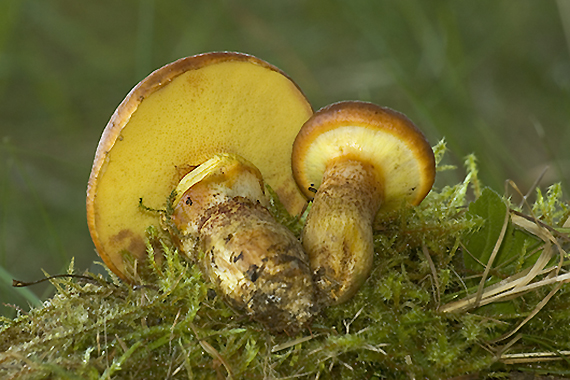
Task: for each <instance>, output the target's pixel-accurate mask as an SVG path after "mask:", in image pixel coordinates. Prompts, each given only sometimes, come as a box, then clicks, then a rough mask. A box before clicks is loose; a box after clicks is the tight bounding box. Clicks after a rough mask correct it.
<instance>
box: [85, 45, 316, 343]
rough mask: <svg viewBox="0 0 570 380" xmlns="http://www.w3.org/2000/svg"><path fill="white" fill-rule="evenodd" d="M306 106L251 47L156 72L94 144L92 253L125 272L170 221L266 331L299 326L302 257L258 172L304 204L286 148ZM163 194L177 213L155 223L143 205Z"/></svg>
mask: <svg viewBox="0 0 570 380" xmlns="http://www.w3.org/2000/svg"><path fill="white" fill-rule="evenodd" d="M311 114H312V108H311V106H310V105H309V103H308V102H307V100H306V98H305V96H304V95H303V93H302V92H301V91H300V90H299V88H298V87H297V86H296V85H295V84H294V82H293V81H292V80H291V79H289V78H288V77H287V76H286V75H285V74H284V73H283V72H281V71H280V70H279V69H277V68H275V67H274V66H271V65H270V64H268V63H267V62H264V61H262V60H260V59H258V58H255V57H252V56H249V55H245V54H240V53H209V54H203V55H198V56H193V57H188V58H184V59H181V60H178V61H176V62H173V63H171V64H169V65H166V66H164V67H162V68H160V69H158V70H157V71H155V72H153V73H152V74H150V75H149V76H148V77H147V78H146V79H144V80H143V81H141V82H140V83H139V84H138V85H137V86H136V87H135V88H134V89H133V90H131V92H130V93H129V94H128V95H127V97H126V98H125V100H124V101H123V102H122V103H121V104H120V105H119V107H118V108H117V110H116V111H115V113H114V114H113V116H112V117H111V120H110V121H109V123H108V124H107V127H106V128H105V130H104V132H103V135H102V137H101V140H100V142H99V146H98V148H97V152H96V155H95V160H94V163H93V169H92V171H91V176H90V178H89V184H88V189H87V219H88V225H89V231H90V233H91V237H92V239H93V241H94V243H95V247H96V249H97V252H98V254H99V255H100V256H101V258H102V259H103V261H104V262H105V264H107V266H108V267H109V268H110V269H111V270H112V271H113V272H114V273H116V274H117V275H118V276H119V277H121V278H122V279H124V280H127V281H130V282H134V281H136V273H134V271H133V269H132V267H133V266H130V265H129V263H130V262H132V261H134V260H135V259H136V260H137V261H144V259H145V257H146V249H145V231H146V230H147V228H148V226H151V225H154V226H158V225H159V224H160V225H167V226H169V227H171V228H169V230H170V232H171V233H172V235H173V237H174V240H175V242H177V243H178V245H179V248H180V249H181V251H182V252H183V253H184V254H185V255H186V256H188V257H190V258H191V259H193V260H195V261H196V262H197V263H198V264H199V265H200V266H201V268H202V270H203V272H204V273H205V276H206V277H207V278H209V279H210V280H211V281H212V282H213V283H214V284H216V285H217V290H219V291H220V292H221V293H222V295H223V296H224V297H225V298H226V299H227V300H228V301H229V302H230V303H231V304H232V305H234V306H236V307H238V308H242V309H245V310H246V312H247V313H249V314H250V315H251V316H252V317H253V318H254V319H256V320H258V321H260V322H262V323H263V324H264V325H265V326H267V327H268V328H269V329H271V330H273V331H286V332H288V333H294V332H296V331H298V329H299V328H301V327H302V326H303V325H304V324H306V323H307V322H308V321H309V320H310V318H311V316H312V314H313V313H314V311H313V309H314V302H313V300H314V288H313V283H312V277H311V272H310V269H309V267H308V258H307V257H306V254H305V253H304V251H303V249H302V246H301V244H300V242H299V241H298V239H296V238H295V236H294V235H293V234H292V233H291V232H290V231H289V230H287V228H285V227H283V226H281V225H280V224H279V223H278V222H277V221H276V220H275V219H274V218H273V217H272V216H271V214H270V213H269V211H268V210H267V208H266V207H265V206H267V199H266V196H265V193H264V191H265V190H264V189H265V188H264V186H265V185H264V183H265V182H267V183H268V184H269V185H270V186H271V187H272V188H273V189H274V190H275V192H276V193H277V194H278V196H279V198H280V200H281V202H282V203H283V205H284V206H285V208H286V209H287V210H288V211H289V212H290V213H294V214H296V213H298V212H300V210H301V209H302V207H304V205H305V202H306V201H305V198H304V197H303V195H302V194H301V192H300V191H299V190H298V188H297V187H296V185H295V182H294V179H293V177H292V172H291V165H290V157H291V149H292V143H293V140H294V139H295V136H296V134H297V132H298V131H299V129H300V127H301V126H302V125H303V123H304V122H305V121H306V120H307V119H308V118H309V117H310V115H311ZM263 180H265V182H264V181H263ZM173 190H174V193H173ZM171 194H178V196H177V198H176V199H174V202H173V203H172V204H171V205H170V206H173V207H174V213H173V214H172V215H168V218H169V219H168V223H167V222H166V221H164V220H163V223H160V219H161V218H160V217H159V216H158V214H157V213H156V212H149V210H150V209H159V208H161V206H163V205H164V204H165V203H168V202H170V201H172V197H171V196H170V195H171ZM167 200H169V201H168V202H167ZM141 201H142V204H143V205H144V206H146V207H140V204H141ZM169 208H170V207H167V208H166V209H169ZM163 215H164V214H163Z"/></svg>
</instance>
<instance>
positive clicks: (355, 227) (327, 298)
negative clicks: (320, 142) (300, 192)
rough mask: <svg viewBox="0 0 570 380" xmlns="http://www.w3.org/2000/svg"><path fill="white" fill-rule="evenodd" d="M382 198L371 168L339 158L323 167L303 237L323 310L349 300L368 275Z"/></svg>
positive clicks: (380, 187)
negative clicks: (376, 220)
mask: <svg viewBox="0 0 570 380" xmlns="http://www.w3.org/2000/svg"><path fill="white" fill-rule="evenodd" d="M382 196H383V191H382V186H381V182H380V181H379V179H378V178H377V175H376V174H375V171H374V168H373V167H372V165H369V164H366V163H363V162H361V161H357V160H350V159H337V160H334V161H332V162H331V163H329V165H328V166H327V168H326V170H325V173H324V176H323V180H322V183H321V185H320V187H319V189H318V191H317V193H316V196H315V198H314V200H313V205H312V207H311V210H310V211H309V216H308V217H307V221H306V224H305V228H304V229H303V235H302V241H303V247H304V248H305V251H306V252H307V253H308V255H309V260H310V263H311V268H312V270H313V280H314V281H315V285H316V287H317V292H318V293H317V299H319V302H321V303H322V304H323V306H325V305H332V304H339V303H342V302H344V301H346V300H348V299H349V298H350V297H352V296H353V295H354V293H356V291H357V290H358V288H359V287H360V286H361V285H362V283H363V282H364V281H365V280H366V278H367V277H368V275H369V274H370V270H371V268H372V259H373V255H374V245H373V236H372V223H373V221H374V217H375V215H376V212H377V211H378V209H379V208H380V206H381V203H382Z"/></svg>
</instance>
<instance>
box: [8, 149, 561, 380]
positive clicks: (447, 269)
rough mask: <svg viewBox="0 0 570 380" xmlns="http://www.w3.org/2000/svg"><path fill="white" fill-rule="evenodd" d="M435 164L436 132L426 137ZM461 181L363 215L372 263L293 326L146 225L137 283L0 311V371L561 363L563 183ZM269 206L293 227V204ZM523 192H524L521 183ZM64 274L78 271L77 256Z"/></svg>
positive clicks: (111, 281)
mask: <svg viewBox="0 0 570 380" xmlns="http://www.w3.org/2000/svg"><path fill="white" fill-rule="evenodd" d="M434 151H435V154H436V160H437V162H438V170H440V171H441V170H449V169H451V168H450V167H448V166H442V165H440V162H441V159H442V157H443V152H444V151H445V143H444V142H441V143H440V144H439V145H438V146H436V147H435V148H434ZM466 170H467V175H466V177H465V180H464V181H462V182H461V183H459V184H457V185H455V186H447V187H444V188H442V189H439V190H438V189H434V190H433V191H432V192H431V193H430V194H429V195H428V197H427V198H426V199H425V200H424V201H423V203H422V204H421V205H420V206H418V207H415V208H413V209H408V210H405V211H402V212H400V213H397V214H393V215H389V216H387V217H386V219H385V220H382V221H377V223H376V225H375V230H376V233H375V241H374V243H375V250H376V253H375V258H374V260H375V261H374V263H375V264H374V265H375V267H374V268H373V271H372V274H371V275H370V277H369V279H368V280H367V281H366V283H365V284H364V286H363V287H362V288H361V290H360V291H359V292H358V293H357V295H356V296H355V297H354V298H353V299H352V300H350V301H349V302H347V303H344V304H341V305H338V306H334V307H329V308H327V309H325V310H323V311H322V312H321V313H320V314H319V315H318V316H317V317H316V318H315V319H314V321H313V323H312V325H311V329H310V330H306V331H304V332H302V333H300V334H299V335H298V336H287V335H286V334H277V335H272V334H270V333H268V332H266V331H265V330H264V329H263V327H262V326H261V325H260V324H258V323H256V322H254V321H252V320H250V319H249V318H248V317H246V316H244V315H243V314H241V313H240V311H239V310H232V309H230V308H229V307H228V306H227V305H226V304H225V303H224V302H223V300H222V299H221V297H220V296H218V295H216V292H215V290H214V288H213V287H212V285H211V284H209V283H206V282H205V281H204V280H203V279H202V276H201V273H200V271H199V270H198V267H197V266H196V265H194V264H193V263H192V262H188V261H187V260H185V259H184V258H183V257H181V256H180V255H178V254H177V251H176V249H175V248H174V246H173V244H172V242H170V241H169V240H168V239H166V238H165V237H164V235H162V234H159V233H158V232H157V231H156V230H155V229H153V228H150V229H149V232H148V237H149V239H148V245H147V248H148V253H149V259H148V260H147V261H146V262H145V263H133V268H132V270H133V273H134V275H136V277H135V278H138V279H139V283H138V284H137V285H136V286H132V285H129V284H126V283H123V282H121V281H120V280H119V279H118V278H117V277H116V276H114V275H113V274H112V273H110V272H109V274H108V277H107V278H104V277H103V276H95V275H92V274H89V273H84V276H85V277H83V278H52V279H51V282H52V284H53V286H54V287H55V288H56V289H57V294H56V295H55V296H54V297H53V298H51V299H49V300H47V301H45V302H44V304H43V306H42V307H38V308H32V309H31V310H30V311H28V312H24V311H20V312H19V315H18V316H17V317H16V318H14V319H8V318H2V319H0V322H1V324H2V325H1V327H0V377H1V378H2V379H16V378H18V379H53V378H61V379H80V378H81V379H111V378H114V379H158V378H161V379H162V378H164V379H166V378H169V379H170V378H171V379H201V378H204V379H206V378H229V379H241V378H249V379H261V378H313V379H315V378H319V379H324V378H353V379H362V378H367V379H380V378H392V379H398V378H402V379H407V378H430V379H442V378H452V377H455V376H462V375H469V374H471V375H477V376H479V377H480V378H500V377H504V376H507V375H506V374H507V373H509V372H510V371H525V372H534V373H537V374H546V373H548V374H557V375H568V374H570V324H569V323H568V322H569V321H570V286H569V285H567V283H568V282H570V274H569V273H568V268H569V266H570V262H569V258H568V255H567V254H566V250H567V249H568V245H569V242H570V237H569V234H568V232H570V229H569V227H570V226H569V225H568V224H567V223H566V221H567V219H568V216H569V214H570V211H569V210H570V209H569V207H568V205H567V203H565V202H564V201H563V195H562V190H561V187H560V186H559V185H553V186H552V187H550V188H549V189H548V191H547V192H546V194H543V193H542V192H541V191H540V190H537V194H536V202H535V203H534V204H533V205H528V204H527V205H525V204H524V202H523V205H521V206H519V205H514V204H512V202H511V200H510V199H509V197H507V196H506V195H505V196H500V195H499V194H497V193H496V192H494V191H492V190H490V189H488V188H485V187H484V186H483V185H482V184H481V183H480V182H479V180H478V177H477V167H476V161H475V158H474V157H473V156H470V157H468V158H467V159H466ZM269 194H270V196H271V197H272V202H271V210H270V211H271V212H272V213H273V214H274V215H275V216H276V218H277V219H278V220H279V221H280V222H282V223H283V224H284V225H286V226H287V227H289V228H290V229H291V230H292V231H293V232H294V233H296V234H297V235H298V234H299V233H300V231H301V228H302V225H303V221H304V219H303V216H301V217H292V216H290V215H289V214H287V213H286V211H285V209H284V208H283V207H282V206H281V205H280V203H279V201H278V199H277V198H276V196H275V195H274V193H273V192H271V190H270V189H269ZM525 199H526V198H525ZM69 273H74V270H73V265H71V266H70V270H69Z"/></svg>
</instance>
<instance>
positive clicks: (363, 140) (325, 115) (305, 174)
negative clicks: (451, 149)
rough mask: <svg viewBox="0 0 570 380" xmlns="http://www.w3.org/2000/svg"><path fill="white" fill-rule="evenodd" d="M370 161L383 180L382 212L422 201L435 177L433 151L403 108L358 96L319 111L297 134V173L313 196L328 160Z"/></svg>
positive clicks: (293, 162) (306, 191) (294, 146)
mask: <svg viewBox="0 0 570 380" xmlns="http://www.w3.org/2000/svg"><path fill="white" fill-rule="evenodd" d="M343 158H346V159H354V160H359V161H363V162H365V163H368V164H370V165H372V166H373V167H374V169H375V170H376V175H377V178H378V179H379V181H381V182H382V186H383V192H384V201H383V202H384V203H383V205H382V207H381V209H380V211H381V212H384V211H390V210H393V209H395V208H397V207H400V206H402V205H406V204H411V205H417V204H419V203H420V202H421V201H422V199H424V197H425V196H426V195H427V194H428V193H429V191H430V189H431V187H432V185H433V182H434V179H435V160H434V156H433V151H432V149H431V147H430V145H429V143H428V142H427V140H426V138H425V136H424V135H423V134H422V132H421V131H420V130H419V129H418V128H417V127H416V126H415V125H414V124H413V123H412V122H411V121H410V120H409V119H408V118H407V117H406V116H404V115H403V114H401V113H399V112H396V111H393V110H391V109H388V108H384V107H380V106H378V105H375V104H372V103H366V102H358V101H346V102H339V103H334V104H331V105H329V106H327V107H324V108H322V109H320V110H319V111H317V112H315V114H313V116H312V117H311V118H310V119H309V120H308V121H307V122H306V123H305V124H304V125H303V127H302V128H301V131H300V132H299V134H298V135H297V138H296V139H295V143H294V145H293V154H292V167H293V175H294V177H295V180H296V181H297V184H298V185H299V187H300V189H301V190H302V191H303V192H304V194H305V195H306V196H307V197H309V198H312V197H314V195H315V194H314V193H315V191H316V189H318V187H319V186H320V184H321V180H322V178H323V174H324V172H325V169H326V167H327V165H329V164H330V163H331V162H333V161H335V160H337V159H343Z"/></svg>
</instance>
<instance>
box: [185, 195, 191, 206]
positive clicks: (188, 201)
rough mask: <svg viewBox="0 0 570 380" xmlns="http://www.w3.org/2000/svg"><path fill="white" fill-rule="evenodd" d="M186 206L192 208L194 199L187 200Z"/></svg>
mask: <svg viewBox="0 0 570 380" xmlns="http://www.w3.org/2000/svg"><path fill="white" fill-rule="evenodd" d="M186 204H187V205H188V206H192V199H190V197H188V198H186Z"/></svg>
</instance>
